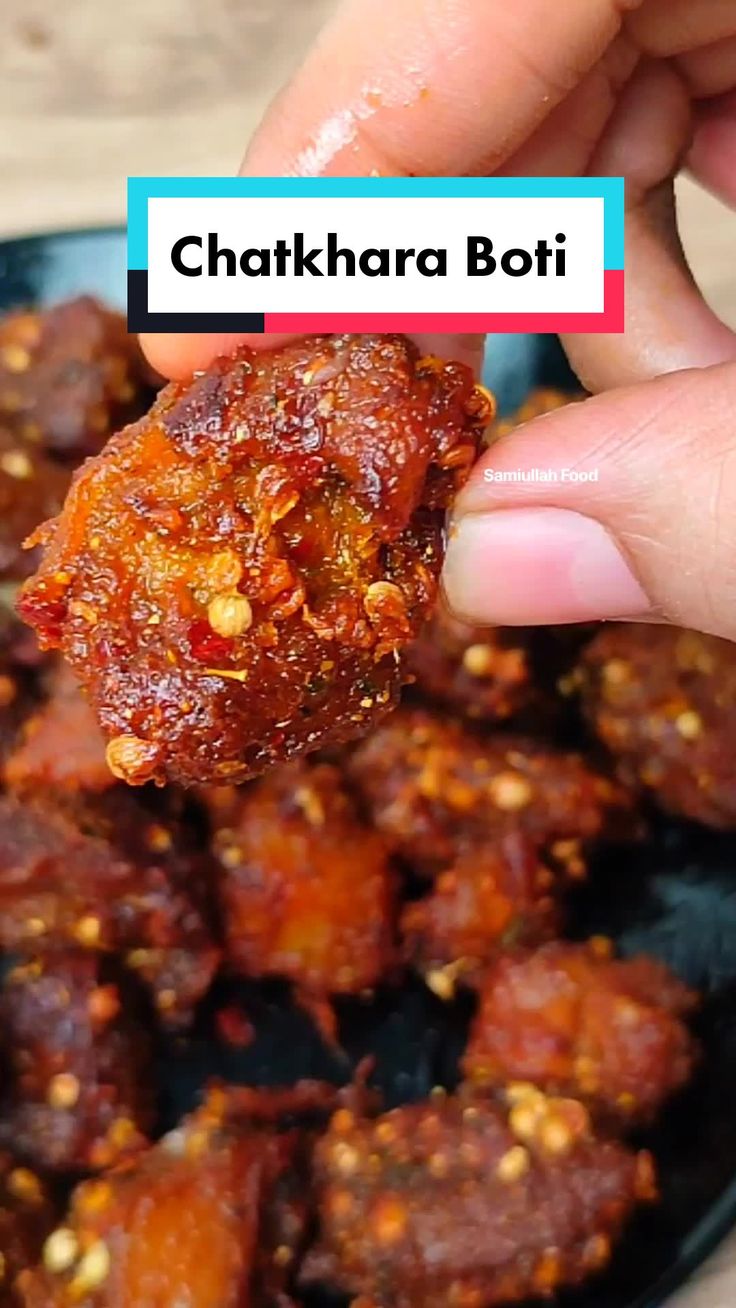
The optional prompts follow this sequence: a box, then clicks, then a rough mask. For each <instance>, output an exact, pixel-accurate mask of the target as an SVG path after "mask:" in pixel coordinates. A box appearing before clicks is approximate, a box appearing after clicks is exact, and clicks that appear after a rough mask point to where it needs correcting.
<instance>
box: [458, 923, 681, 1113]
mask: <svg viewBox="0 0 736 1308" xmlns="http://www.w3.org/2000/svg"><path fill="white" fill-rule="evenodd" d="M694 1006H695V995H694V994H693V993H692V992H691V991H689V990H687V989H686V988H685V986H683V985H682V984H681V983H680V982H679V981H678V980H677V979H676V978H675V977H674V976H672V975H671V973H670V972H668V971H667V969H666V968H665V967H664V966H663V965H662V964H661V963H658V962H657V961H656V960H655V959H652V958H645V957H641V958H634V959H630V960H617V959H615V958H613V957H612V956H611V948H610V945H609V943H608V941H605V940H593V941H591V942H590V943H589V944H588V945H572V944H564V943H562V942H556V943H554V944H549V945H545V946H543V947H542V948H541V949H539V950H537V951H536V952H535V953H520V954H519V955H518V956H516V957H513V956H512V957H508V958H500V959H498V960H497V962H496V963H495V964H494V966H493V967H492V968H491V969H490V970H489V972H488V974H487V976H486V978H485V980H484V983H483V985H482V988H481V992H480V1008H479V1011H478V1014H477V1016H476V1018H475V1021H474V1024H473V1027H472V1029H471V1034H470V1041H469V1044H468V1048H467V1050H466V1053H465V1058H464V1060H463V1067H464V1070H465V1074H466V1076H468V1077H469V1078H470V1079H471V1080H472V1081H473V1082H474V1083H475V1084H476V1085H482V1086H484V1087H494V1088H502V1087H503V1086H505V1085H508V1083H509V1082H515V1083H522V1084H526V1083H529V1084H530V1085H531V1086H535V1087H537V1088H538V1089H540V1090H544V1091H547V1092H548V1093H551V1094H563V1095H574V1096H576V1097H577V1098H580V1099H582V1100H584V1101H585V1102H586V1103H587V1104H588V1105H589V1107H590V1108H591V1109H592V1110H593V1111H594V1112H595V1113H596V1114H597V1116H599V1117H600V1118H602V1119H603V1120H604V1121H605V1122H606V1124H607V1125H611V1124H619V1125H625V1126H628V1125H630V1124H632V1123H641V1122H647V1121H651V1119H652V1118H653V1117H654V1116H655V1114H656V1113H657V1111H658V1109H659V1108H660V1107H661V1106H662V1104H663V1102H664V1101H665V1099H666V1098H667V1097H668V1096H669V1095H671V1094H672V1093H673V1092H674V1091H675V1090H679V1089H680V1088H681V1087H682V1086H683V1085H684V1084H685V1082H686V1081H687V1080H688V1079H689V1077H690V1075H691V1073H692V1070H693V1066H694V1062H695V1052H696V1047H695V1043H694V1041H693V1038H692V1036H691V1035H690V1033H689V1031H688V1029H687V1027H686V1026H685V1024H684V1022H683V1021H682V1018H683V1017H684V1016H685V1015H686V1014H688V1013H689V1012H690V1011H691V1010H692V1009H693V1007H694Z"/></svg>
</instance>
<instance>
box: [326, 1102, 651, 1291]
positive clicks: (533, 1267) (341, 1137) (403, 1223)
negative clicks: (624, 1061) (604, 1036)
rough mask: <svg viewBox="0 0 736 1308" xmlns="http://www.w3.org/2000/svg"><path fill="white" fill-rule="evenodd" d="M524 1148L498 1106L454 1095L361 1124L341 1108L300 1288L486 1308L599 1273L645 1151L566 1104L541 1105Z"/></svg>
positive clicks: (641, 1189)
mask: <svg viewBox="0 0 736 1308" xmlns="http://www.w3.org/2000/svg"><path fill="white" fill-rule="evenodd" d="M545 1117H546V1121H547V1125H548V1126H550V1127H551V1126H552V1125H554V1126H555V1127H556V1128H557V1134H558V1139H557V1142H556V1147H553V1148H550V1144H551V1143H552V1136H551V1132H550V1134H549V1137H547V1136H546V1135H545V1134H544V1133H541V1134H540V1135H538V1136H534V1137H530V1138H529V1139H527V1140H526V1141H525V1143H524V1144H521V1143H520V1140H519V1138H518V1136H517V1135H516V1133H515V1131H514V1129H513V1126H512V1122H511V1118H510V1117H507V1115H506V1113H505V1111H504V1110H503V1109H502V1108H499V1107H498V1106H497V1105H494V1104H490V1103H483V1102H482V1101H477V1102H474V1101H473V1100H472V1099H467V1100H464V1099H463V1098H460V1097H458V1098H456V1099H447V1100H439V1101H438V1102H436V1103H421V1104H415V1105H410V1106H407V1107H403V1108H397V1109H395V1110H394V1111H393V1112H390V1113H387V1114H386V1115H385V1116H383V1117H380V1118H378V1119H377V1120H376V1121H369V1120H365V1119H361V1118H356V1117H355V1116H354V1115H353V1114H352V1113H350V1112H349V1111H347V1110H345V1109H343V1110H340V1111H338V1112H337V1113H336V1114H335V1116H334V1117H333V1119H332V1122H331V1124H330V1128H329V1130H328V1132H327V1134H326V1135H325V1136H324V1137H323V1138H322V1139H321V1140H320V1142H319V1143H318V1146H317V1149H316V1175H317V1198H318V1203H319V1216H320V1234H319V1238H318V1243H317V1246H316V1249H315V1250H314V1251H313V1252H312V1253H311V1254H310V1255H309V1256H308V1259H307V1261H306V1264H305V1268H304V1277H303V1279H305V1280H319V1281H325V1282H327V1283H329V1284H332V1285H337V1286H339V1287H340V1288H341V1289H343V1290H345V1291H348V1292H349V1293H351V1294H359V1295H361V1296H362V1297H361V1298H360V1300H359V1302H360V1304H361V1308H362V1306H363V1305H365V1308H369V1306H370V1308H379V1305H380V1308H417V1305H421V1308H447V1305H450V1304H452V1305H457V1306H458V1308H488V1306H489V1305H492V1304H496V1303H504V1302H513V1301H516V1300H519V1299H526V1298H529V1299H532V1298H533V1299H536V1298H537V1297H546V1296H548V1295H550V1294H551V1293H552V1292H553V1291H554V1290H556V1289H557V1288H559V1287H561V1286H562V1285H575V1284H577V1283H579V1282H580V1281H581V1280H584V1279H585V1278H586V1277H587V1276H589V1275H591V1274H592V1273H593V1272H595V1271H598V1270H600V1269H601V1268H602V1267H604V1266H605V1265H606V1263H607V1262H608V1259H609V1256H610V1249H611V1241H612V1239H613V1238H615V1237H616V1236H617V1235H618V1233H619V1231H620V1229H621V1227H622V1225H623V1223H624V1221H625V1220H626V1218H627V1217H628V1216H629V1214H630V1212H631V1211H632V1209H633V1208H634V1207H635V1205H636V1203H637V1202H638V1201H647V1200H649V1199H651V1198H653V1197H654V1185H653V1172H652V1165H651V1160H650V1159H649V1157H648V1155H646V1154H643V1155H639V1156H638V1157H637V1156H636V1155H634V1154H633V1153H630V1152H629V1151H628V1150H626V1149H624V1148H623V1147H622V1146H621V1145H619V1144H616V1143H611V1142H602V1141H599V1140H596V1139H595V1138H594V1136H593V1135H592V1133H591V1131H590V1122H589V1119H588V1115H587V1113H586V1111H585V1109H584V1108H583V1106H582V1105H581V1104H578V1103H575V1102H574V1101H573V1100H547V1101H545Z"/></svg>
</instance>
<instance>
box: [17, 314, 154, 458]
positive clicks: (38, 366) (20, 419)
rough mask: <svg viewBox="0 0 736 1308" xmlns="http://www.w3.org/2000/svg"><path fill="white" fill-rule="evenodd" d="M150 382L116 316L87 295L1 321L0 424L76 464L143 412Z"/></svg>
mask: <svg viewBox="0 0 736 1308" xmlns="http://www.w3.org/2000/svg"><path fill="white" fill-rule="evenodd" d="M155 382H156V379H155V378H154V377H153V375H152V373H151V372H150V370H149V368H148V366H147V364H146V362H145V360H144V358H143V355H142V353H141V351H140V348H139V345H138V341H137V339H136V337H135V336H131V335H129V333H128V330H127V327H126V324H125V319H124V318H123V316H122V314H119V313H115V312H114V311H112V310H110V309H106V308H105V306H104V305H102V304H100V303H99V301H98V300H94V299H92V298H91V297H90V296H88V295H83V296H80V297H79V299H76V300H67V301H65V302H64V303H63V304H58V305H56V306H55V307H53V308H51V309H44V310H40V311H35V312H18V313H10V314H7V315H6V316H5V317H4V318H2V319H0V424H4V425H5V426H7V427H9V428H10V429H11V430H12V432H13V433H14V434H15V435H16V436H18V437H19V438H20V439H21V440H23V441H24V442H25V444H26V446H34V445H35V446H36V447H38V448H40V449H42V450H44V451H46V452H47V453H48V454H51V455H53V456H55V457H56V458H58V459H61V460H67V461H72V462H78V461H79V460H80V459H82V458H84V456H85V455H87V454H95V453H97V451H98V450H100V449H101V448H102V446H103V445H104V443H105V441H106V440H107V438H108V436H109V435H110V434H111V433H112V432H113V431H115V430H116V429H117V428H118V427H120V426H122V425H123V423H126V422H130V421H131V420H132V419H133V418H136V417H138V415H139V414H141V413H143V411H144V410H145V408H146V407H147V405H148V404H149V403H150V401H151V397H152V395H153V387H154V384H155Z"/></svg>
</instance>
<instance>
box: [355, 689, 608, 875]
mask: <svg viewBox="0 0 736 1308" xmlns="http://www.w3.org/2000/svg"><path fill="white" fill-rule="evenodd" d="M349 768H350V773H351V776H352V778H353V780H354V781H355V783H356V784H357V785H358V787H359V788H360V790H361V792H362V794H363V797H364V799H365V802H366V804H367V805H368V808H369V810H370V812H371V815H372V817H373V820H374V821H375V824H376V826H377V827H378V829H379V831H382V832H383V833H384V834H385V835H386V836H387V837H388V839H389V840H390V841H391V842H392V844H393V845H394V847H395V848H396V849H397V851H398V852H399V853H400V854H402V855H403V857H405V858H406V859H407V860H408V861H409V862H410V863H411V864H412V865H413V866H415V867H418V868H420V869H422V868H424V869H427V870H438V869H440V868H441V867H442V866H443V865H444V866H445V867H447V866H448V865H450V864H452V863H453V862H454V861H455V860H456V859H457V857H458V855H459V854H460V853H461V852H462V851H463V850H464V849H465V848H467V846H468V845H470V847H471V848H472V849H476V848H477V847H478V846H479V845H483V846H485V845H487V844H488V843H491V844H492V843H493V842H498V840H499V839H500V838H501V837H503V836H504V835H507V834H509V833H514V832H520V833H521V834H523V835H525V836H526V837H527V838H528V839H529V840H530V841H532V842H533V843H534V845H536V846H537V848H540V847H542V846H544V847H548V848H550V849H551V851H552V853H553V854H554V856H555V858H557V859H559V861H560V862H561V863H563V864H567V865H568V866H569V870H570V871H571V872H572V873H573V874H576V872H577V871H581V870H582V868H581V866H580V854H579V848H578V847H577V846H576V843H575V842H576V841H579V840H583V839H590V838H593V837H595V836H600V835H602V834H604V833H606V832H608V831H610V830H612V829H613V827H614V821H615V822H616V825H620V824H621V819H622V818H623V819H625V818H626V817H627V816H630V808H631V805H630V801H629V799H628V796H627V795H626V794H625V792H624V791H623V790H621V789H620V788H619V787H617V786H615V785H613V784H612V783H611V782H610V781H609V780H608V778H606V777H604V776H602V775H600V774H599V773H597V772H595V771H593V770H592V769H591V768H590V767H589V766H588V764H587V763H586V762H585V760H584V759H583V758H582V757H581V756H580V755H579V754H573V753H563V752H561V751H559V750H555V749H553V748H552V747H550V746H547V745H545V744H542V743H540V742H539V741H536V740H533V739H531V738H529V737H523V736H516V735H514V736H512V735H501V734H498V735H491V736H488V737H484V738H481V737H478V736H475V735H473V734H472V733H471V732H469V731H466V730H465V729H464V728H463V727H462V726H461V725H460V724H459V723H457V722H455V721H453V720H452V719H450V718H447V717H443V716H441V715H440V714H439V713H432V712H429V711H428V710H425V709H400V710H399V711H398V712H397V713H395V714H393V716H392V717H391V718H389V720H388V721H387V722H386V723H385V724H383V725H381V726H380V727H379V728H378V729H377V730H376V731H374V732H373V733H372V734H371V735H370V736H369V737H368V738H367V739H366V740H365V741H363V742H362V743H361V744H360V745H358V747H357V748H356V749H355V750H354V752H353V754H352V756H351V758H350V761H349Z"/></svg>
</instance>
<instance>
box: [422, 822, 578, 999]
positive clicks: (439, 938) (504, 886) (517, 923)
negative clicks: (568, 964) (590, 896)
mask: <svg viewBox="0 0 736 1308" xmlns="http://www.w3.org/2000/svg"><path fill="white" fill-rule="evenodd" d="M555 890H556V878H555V876H554V874H553V873H552V872H551V870H550V869H549V868H548V867H547V866H546V865H545V864H544V863H542V862H540V860H539V858H538V857H537V854H536V851H535V848H534V845H533V844H532V843H531V842H530V841H529V840H526V839H525V838H524V837H523V836H519V835H509V836H506V837H504V839H503V840H502V841H501V843H500V845H499V846H498V847H497V848H493V847H491V848H478V849H475V850H474V849H468V850H466V851H464V852H463V853H462V854H461V855H460V856H459V857H458V858H457V860H456V861H455V863H453V865H452V866H451V867H449V868H447V869H446V870H445V871H443V872H441V873H439V875H438V876H437V878H436V879H435V882H434V886H433V888H432V890H431V892H430V893H429V894H428V895H427V896H425V897H424V898H423V899H418V900H415V901H413V902H411V903H408V904H407V905H406V907H405V908H404V911H403V913H402V914H401V920H400V931H401V936H402V940H403V946H404V954H405V956H406V957H407V958H408V959H409V960H411V961H412V962H413V963H414V964H415V965H416V966H418V967H419V968H420V970H421V971H423V972H424V974H425V977H426V980H427V984H428V985H429V986H430V988H431V989H432V990H434V992H435V994H437V995H439V997H440V998H441V999H450V998H452V995H453V993H454V988H455V984H456V982H458V981H465V982H475V981H476V980H477V978H478V976H479V975H482V973H483V969H484V967H485V966H486V965H487V964H488V963H489V962H490V961H492V960H493V959H494V958H495V957H496V955H497V954H498V953H499V952H503V951H504V950H506V949H509V948H510V947H511V946H512V945H518V944H539V943H540V942H541V941H544V940H548V939H549V938H550V937H551V936H553V935H554V934H555V930H556V927H557V925H558V921H559V913H558V905H557V902H556V898H555Z"/></svg>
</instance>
